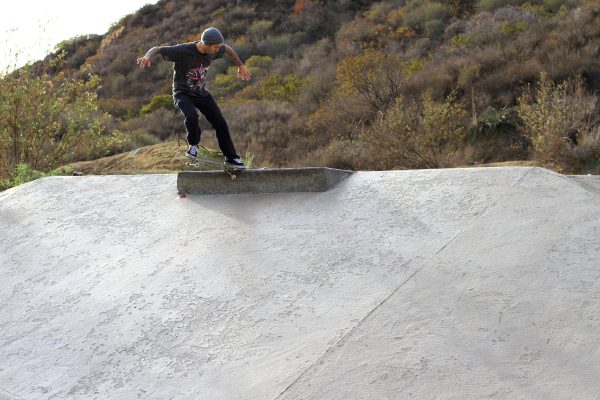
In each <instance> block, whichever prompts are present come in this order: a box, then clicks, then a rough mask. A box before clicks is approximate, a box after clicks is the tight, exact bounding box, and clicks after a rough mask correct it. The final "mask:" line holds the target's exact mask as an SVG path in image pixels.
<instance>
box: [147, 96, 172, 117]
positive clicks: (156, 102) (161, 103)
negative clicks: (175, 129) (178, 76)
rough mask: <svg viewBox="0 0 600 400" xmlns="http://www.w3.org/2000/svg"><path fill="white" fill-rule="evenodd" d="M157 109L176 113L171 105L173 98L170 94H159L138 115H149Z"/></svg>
mask: <svg viewBox="0 0 600 400" xmlns="http://www.w3.org/2000/svg"><path fill="white" fill-rule="evenodd" d="M159 108H164V109H165V110H169V111H177V109H176V108H175V106H174V105H173V96H171V95H170V94H159V95H158V96H154V97H153V98H152V101H151V102H150V103H149V104H147V105H145V106H144V107H142V109H141V110H140V114H142V115H144V114H150V113H151V112H153V111H155V110H157V109H159Z"/></svg>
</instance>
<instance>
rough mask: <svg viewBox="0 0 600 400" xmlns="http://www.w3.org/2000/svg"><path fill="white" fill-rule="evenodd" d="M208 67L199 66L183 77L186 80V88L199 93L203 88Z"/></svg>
mask: <svg viewBox="0 0 600 400" xmlns="http://www.w3.org/2000/svg"><path fill="white" fill-rule="evenodd" d="M209 68H210V67H203V66H202V65H200V66H199V67H195V68H192V69H190V70H189V71H188V73H187V74H186V75H185V76H186V78H187V84H188V87H189V88H190V89H191V90H193V91H195V92H199V91H201V90H202V88H203V87H204V84H205V83H206V74H207V73H208V69H209Z"/></svg>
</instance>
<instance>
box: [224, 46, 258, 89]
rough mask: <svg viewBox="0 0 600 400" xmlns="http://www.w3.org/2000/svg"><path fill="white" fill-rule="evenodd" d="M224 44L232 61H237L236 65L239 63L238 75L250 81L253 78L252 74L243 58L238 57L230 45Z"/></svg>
mask: <svg viewBox="0 0 600 400" xmlns="http://www.w3.org/2000/svg"><path fill="white" fill-rule="evenodd" d="M224 46H225V54H227V55H228V56H229V58H230V59H231V61H233V62H234V63H235V65H237V67H238V76H239V77H240V78H242V79H243V80H245V81H249V80H250V79H252V74H251V73H250V71H249V70H248V68H246V66H245V65H244V63H243V62H242V60H240V58H239V57H238V55H237V53H236V52H235V50H233V49H232V48H231V47H230V46H228V45H224Z"/></svg>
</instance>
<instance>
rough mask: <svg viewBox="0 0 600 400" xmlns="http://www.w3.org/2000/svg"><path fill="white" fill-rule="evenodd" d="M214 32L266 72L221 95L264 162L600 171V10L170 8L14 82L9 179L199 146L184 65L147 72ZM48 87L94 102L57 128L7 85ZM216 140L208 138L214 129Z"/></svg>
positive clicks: (5, 144) (572, 0)
mask: <svg viewBox="0 0 600 400" xmlns="http://www.w3.org/2000/svg"><path fill="white" fill-rule="evenodd" d="M209 26H216V27H218V28H219V29H220V30H221V32H222V33H223V34H224V36H225V39H226V42H227V43H228V44H230V45H231V46H232V47H233V48H234V49H236V51H237V52H238V54H239V55H240V57H241V58H242V59H243V60H244V61H245V62H246V64H247V66H248V67H249V68H250V70H251V71H252V73H253V80H252V81H251V82H249V83H246V82H243V81H241V80H239V79H238V78H237V75H236V69H235V68H233V67H232V64H231V63H230V62H229V61H228V60H219V61H217V62H216V63H214V64H213V65H212V66H211V71H210V75H211V77H210V78H211V79H210V80H209V84H208V85H209V88H210V89H211V91H212V92H213V94H214V95H215V97H216V98H217V101H219V103H220V104H221V106H222V109H223V112H224V114H225V116H226V118H227V120H228V123H229V125H230V128H231V130H232V133H233V136H234V140H235V142H236V146H237V147H238V150H239V151H241V152H242V153H243V154H244V155H251V156H252V157H253V158H254V162H255V164H256V165H261V166H294V165H327V166H332V167H343V168H352V169H391V168H437V167H452V166H462V165H474V164H480V163H489V162H502V161H508V160H537V161H538V162H539V163H540V164H542V165H545V166H548V167H551V168H554V169H556V170H559V171H562V172H569V173H600V118H599V115H600V112H599V111H600V104H599V102H598V96H599V95H600V64H599V63H598V59H599V56H600V1H599V0H567V1H557V0H529V1H520V0H478V1H477V0H470V1H469V0H465V1H462V0H423V1H416V0H385V1H369V0H361V1H349V0H340V1H332V0H285V1H278V2H267V1H261V0H254V1H244V2H239V1H234V0H211V1H208V0H186V1H184V0H161V1H159V2H158V3H157V4H155V5H147V6H145V7H143V8H142V9H140V10H139V11H138V12H136V13H135V14H132V15H129V16H127V17H124V18H123V19H122V20H121V21H118V22H117V23H115V24H114V25H113V26H112V28H111V29H110V30H109V32H108V33H107V34H105V35H103V36H81V37H77V38H73V39H71V40H67V41H65V42H62V43H61V44H59V45H58V46H57V49H56V52H55V53H54V54H52V55H51V56H49V57H47V58H46V59H45V60H43V61H40V62H38V63H35V64H34V65H32V66H29V67H26V68H24V69H23V70H22V71H17V72H15V73H12V74H7V75H5V76H4V77H3V78H2V81H1V83H0V85H2V87H1V88H0V89H2V90H1V91H0V117H1V118H0V152H1V155H2V160H3V161H2V163H0V164H1V165H0V178H1V177H4V178H9V177H10V176H11V174H13V173H14V172H13V170H14V167H15V166H16V165H19V164H21V163H27V164H30V165H32V166H34V167H35V168H36V169H37V168H39V169H42V170H48V169H50V168H52V167H53V166H56V165H58V164H57V163H59V161H60V162H66V161H78V160H85V159H93V158H96V157H99V156H101V155H111V154H115V153H117V152H119V151H126V150H131V149H134V148H138V147H141V146H144V145H148V144H155V143H159V142H162V141H165V140H169V139H173V138H176V137H178V136H183V135H185V130H184V127H183V122H182V118H181V116H180V115H179V114H178V113H177V111H176V110H175V109H174V107H173V106H172V103H171V102H170V98H169V93H170V86H171V75H172V64H171V63H168V62H165V61H161V60H159V59H158V58H157V59H156V60H155V63H153V66H152V67H151V68H150V69H149V70H140V69H139V68H138V67H137V65H136V63H135V59H136V58H137V57H139V56H141V55H143V54H144V53H145V52H146V51H147V50H148V49H149V48H150V47H152V46H155V45H170V44H175V43H182V42H188V41H193V40H198V39H199V36H200V33H201V32H202V31H203V30H204V29H205V28H206V27H209ZM23 76H28V77H29V78H27V79H24V78H23ZM37 81H39V85H41V86H40V88H41V87H43V88H44V89H39V90H46V91H47V93H49V94H52V96H49V97H56V96H55V95H56V94H60V93H61V90H62V89H61V88H63V86H64V85H67V86H68V85H75V86H77V85H79V87H81V90H84V91H85V95H84V96H83V97H84V98H85V99H87V100H86V102H85V104H82V103H81V100H78V99H79V98H80V97H78V96H71V100H67V99H64V100H62V103H61V104H62V105H63V106H64V107H66V109H68V110H69V113H68V115H64V116H63V117H57V118H55V119H54V120H52V118H50V119H48V118H46V114H44V113H50V114H52V112H51V111H50V110H43V109H42V108H46V107H53V106H52V105H51V104H49V105H47V104H46V103H44V104H41V103H40V104H38V108H40V110H36V112H38V113H37V114H35V113H34V114H31V112H32V111H27V110H29V109H26V108H20V109H19V110H20V111H19V110H17V108H18V107H16V105H17V104H20V103H18V101H17V100H16V99H17V98H18V96H17V95H16V94H11V93H13V92H10V91H8V92H7V91H5V89H4V88H5V87H15V88H17V87H18V88H19V89H14V91H15V92H14V93H17V92H19V90H21V91H25V92H27V91H28V90H38V89H29V88H28V86H26V84H27V85H36V84H38V83H35V82H37ZM19 82H20V83H19ZM25 82H26V83H25ZM11 85H12V86H11ZM15 85H16V86H15ZM19 85H22V86H19ZM7 93H8V94H7ZM82 93H83V92H82ZM67 97H68V96H67ZM30 106H31V107H34V104H31V105H30ZM19 107H20V106H19ZM78 109H79V110H80V112H81V113H80V114H77V110H78ZM19 112H21V114H20V115H18V113H19ZM72 113H73V114H72ZM59 114H60V113H59ZM60 115H63V114H60ZM16 120H19V121H21V122H22V124H23V125H20V126H21V128H17V127H16V125H15V123H14V121H16ZM11 121H12V122H11ZM28 124H29V125H28ZM42 125H43V126H44V127H42ZM202 128H203V131H204V133H203V140H205V138H206V137H207V136H211V134H212V133H211V132H210V129H211V127H210V126H209V125H208V124H207V123H204V125H203V126H202ZM75 129H78V132H80V135H79V136H80V137H81V139H80V140H79V141H75V142H73V140H72V139H70V137H69V134H67V132H70V134H73V133H74V132H75ZM39 131H43V132H45V133H44V135H45V137H47V138H48V139H46V142H44V144H42V145H41V147H40V146H39V145H38V147H37V148H38V149H43V151H42V154H48V152H49V150H47V149H49V148H51V147H48V146H50V144H49V143H53V144H54V145H57V146H58V147H60V146H63V147H64V148H65V149H66V148H68V149H69V150H68V151H66V150H65V151H64V152H63V153H61V154H60V156H56V157H54V159H53V160H51V159H50V158H45V159H44V162H41V163H40V162H39V160H40V157H39V156H38V157H37V158H35V157H34V158H32V156H31V155H30V154H31V145H30V144H29V143H35V141H34V140H33V137H34V136H36V134H37V133H36V132H39ZM84 137H85V139H84ZM68 140H71V142H68ZM86 140H87V143H88V144H84V143H85V142H86ZM89 143H94V145H90V144H89ZM15 146H17V147H19V146H21V147H20V148H22V149H25V150H22V151H15ZM34 147H35V145H34ZM84 150H85V151H84ZM9 154H10V156H9ZM6 160H9V161H6ZM35 160H38V161H35ZM53 162H54V163H55V164H53Z"/></svg>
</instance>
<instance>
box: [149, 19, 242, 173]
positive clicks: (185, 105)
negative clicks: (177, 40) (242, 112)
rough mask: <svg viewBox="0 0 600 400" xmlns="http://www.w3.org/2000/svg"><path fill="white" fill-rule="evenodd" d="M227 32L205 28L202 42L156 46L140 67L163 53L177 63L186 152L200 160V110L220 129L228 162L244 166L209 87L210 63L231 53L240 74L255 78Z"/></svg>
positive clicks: (175, 94)
mask: <svg viewBox="0 0 600 400" xmlns="http://www.w3.org/2000/svg"><path fill="white" fill-rule="evenodd" d="M223 42H224V39H223V35H222V34H221V32H219V30H218V29H217V28H212V27H211V28H208V29H206V30H205V31H204V32H202V36H201V38H200V41H199V42H191V43H185V44H178V45H175V46H156V47H153V48H151V49H150V50H148V52H147V53H146V55H145V56H143V57H142V58H138V59H137V63H138V65H139V66H140V68H142V69H144V68H148V67H149V66H150V58H151V57H152V56H153V55H155V54H160V55H161V56H162V58H163V59H164V60H167V61H172V62H174V63H175V65H174V66H173V70H174V73H173V102H174V104H175V107H177V109H178V110H179V111H181V113H182V114H183V116H184V117H185V120H184V124H185V129H186V131H187V141H188V144H189V148H188V150H187V152H186V155H187V156H188V157H189V158H190V159H191V160H193V161H196V160H198V144H199V143H200V134H201V132H200V125H199V124H198V111H197V110H200V112H201V113H202V114H203V115H204V116H205V117H206V119H207V120H208V122H210V124H211V125H212V126H213V128H214V129H215V131H216V133H217V140H218V141H219V147H220V148H221V151H222V152H223V155H224V156H225V164H229V165H231V166H234V167H238V168H243V167H244V163H242V161H241V160H240V156H239V155H238V154H237V152H236V150H235V147H234V145H233V141H232V140H231V134H230V133H229V128H228V126H227V122H226V121H225V118H223V114H221V110H220V109H219V106H218V105H217V103H216V102H215V100H214V99H213V97H212V96H211V94H210V92H209V91H208V90H207V89H206V75H207V73H208V69H209V67H210V63H211V62H212V61H213V60H215V59H217V58H221V57H223V54H227V56H229V58H230V59H231V60H232V61H233V62H234V63H235V64H236V65H237V66H238V76H239V77H240V78H242V79H243V80H245V81H249V80H250V79H251V74H250V71H248V69H247V68H246V66H245V65H244V63H242V61H241V60H240V58H239V57H238V55H237V54H236V52H235V51H234V50H233V49H232V48H231V47H229V46H228V45H226V44H225V43H223Z"/></svg>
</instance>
